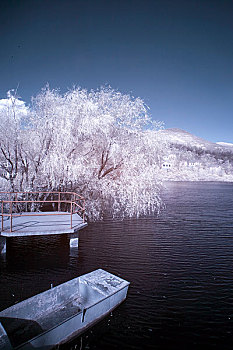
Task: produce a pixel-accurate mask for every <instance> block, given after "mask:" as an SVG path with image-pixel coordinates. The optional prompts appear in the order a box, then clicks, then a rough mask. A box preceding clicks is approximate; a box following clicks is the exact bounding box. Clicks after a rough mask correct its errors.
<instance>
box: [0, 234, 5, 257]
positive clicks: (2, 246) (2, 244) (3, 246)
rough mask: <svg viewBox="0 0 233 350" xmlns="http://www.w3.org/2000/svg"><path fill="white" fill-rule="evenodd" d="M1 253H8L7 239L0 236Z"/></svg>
mask: <svg viewBox="0 0 233 350" xmlns="http://www.w3.org/2000/svg"><path fill="white" fill-rule="evenodd" d="M0 253H1V254H5V253H6V237H3V236H0Z"/></svg>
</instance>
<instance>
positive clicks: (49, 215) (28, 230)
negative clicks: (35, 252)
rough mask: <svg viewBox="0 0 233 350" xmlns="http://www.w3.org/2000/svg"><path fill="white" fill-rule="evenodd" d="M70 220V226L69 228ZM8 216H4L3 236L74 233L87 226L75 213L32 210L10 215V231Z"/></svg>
mask: <svg viewBox="0 0 233 350" xmlns="http://www.w3.org/2000/svg"><path fill="white" fill-rule="evenodd" d="M71 222H72V228H71ZM10 225H11V224H10V216H8V217H4V230H3V231H1V236H3V237H21V236H36V235H56V234H63V233H74V232H77V231H79V230H81V229H82V228H84V227H86V226H87V223H86V222H83V219H82V218H81V217H80V216H79V215H78V214H77V213H75V214H72V218H71V214H70V213H66V212H64V213H63V212H42V213H41V212H38V213H37V212H33V213H22V214H21V215H19V216H13V217H12V232H10V231H11V230H10Z"/></svg>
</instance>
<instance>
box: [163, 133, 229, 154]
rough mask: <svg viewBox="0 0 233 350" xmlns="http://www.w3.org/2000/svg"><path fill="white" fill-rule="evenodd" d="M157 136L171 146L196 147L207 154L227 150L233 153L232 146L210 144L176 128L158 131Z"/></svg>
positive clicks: (221, 143)
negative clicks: (207, 152)
mask: <svg viewBox="0 0 233 350" xmlns="http://www.w3.org/2000/svg"><path fill="white" fill-rule="evenodd" d="M159 136H160V137H161V138H162V139H163V140H166V141H167V142H168V143H170V144H173V145H175V144H177V145H184V146H188V147H197V148H201V149H203V150H206V151H209V152H214V151H219V152H221V151H222V152H224V151H229V150H230V151H232V152H233V144H226V143H224V142H218V143H214V142H210V141H207V140H205V139H202V138H201V137H198V136H195V135H193V134H191V133H189V132H187V131H185V130H181V129H178V128H170V129H164V130H160V131H159ZM230 145H232V146H230Z"/></svg>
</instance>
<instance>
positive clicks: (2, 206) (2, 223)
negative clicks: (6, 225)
mask: <svg viewBox="0 0 233 350" xmlns="http://www.w3.org/2000/svg"><path fill="white" fill-rule="evenodd" d="M1 202H2V231H3V204H4V201H1Z"/></svg>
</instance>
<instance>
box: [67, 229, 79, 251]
mask: <svg viewBox="0 0 233 350" xmlns="http://www.w3.org/2000/svg"><path fill="white" fill-rule="evenodd" d="M69 239H70V248H78V239H79V234H78V232H77V233H71V234H69Z"/></svg>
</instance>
